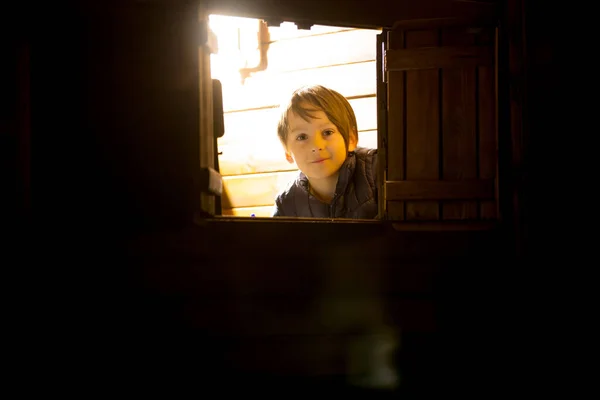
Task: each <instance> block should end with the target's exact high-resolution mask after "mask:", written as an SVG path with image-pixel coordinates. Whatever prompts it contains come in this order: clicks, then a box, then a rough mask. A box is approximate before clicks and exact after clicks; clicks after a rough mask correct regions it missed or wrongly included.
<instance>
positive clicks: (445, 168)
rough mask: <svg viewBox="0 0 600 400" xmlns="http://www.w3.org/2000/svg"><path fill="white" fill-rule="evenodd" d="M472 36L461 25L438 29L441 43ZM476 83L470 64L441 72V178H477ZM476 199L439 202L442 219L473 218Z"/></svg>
mask: <svg viewBox="0 0 600 400" xmlns="http://www.w3.org/2000/svg"><path fill="white" fill-rule="evenodd" d="M473 42H474V36H473V34H472V33H470V32H469V31H467V30H466V29H465V28H464V27H460V28H452V29H445V30H444V31H442V45H444V46H446V45H454V46H460V45H470V44H472V43H473ZM476 97H477V86H476V69H475V68H474V67H461V68H446V69H444V70H443V71H442V156H443V160H442V177H443V179H446V180H459V179H475V178H477V132H476V122H477V104H476ZM477 217H478V203H477V202H476V201H444V202H442V219H444V220H450V219H477Z"/></svg>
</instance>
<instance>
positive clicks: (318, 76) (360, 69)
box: [222, 61, 376, 112]
mask: <svg viewBox="0 0 600 400" xmlns="http://www.w3.org/2000/svg"><path fill="white" fill-rule="evenodd" d="M236 78H237V77H236ZM222 84H223V110H224V111H225V112H230V111H239V110H247V109H257V108H263V107H273V106H278V105H279V104H280V103H281V102H283V101H285V100H286V99H287V98H288V97H289V96H290V95H291V94H292V92H293V91H294V90H296V89H297V88H299V87H301V86H303V85H309V84H321V85H325V86H327V87H329V88H331V89H333V90H336V91H338V92H340V93H341V94H342V95H344V96H345V97H356V96H368V95H374V94H375V93H376V88H375V85H376V79H375V61H365V62H360V63H355V64H347V65H336V66H330V67H323V68H316V69H307V70H301V71H293V72H286V73H281V74H276V73H272V72H271V71H269V70H267V71H264V72H258V73H256V74H254V75H252V76H251V77H250V78H248V79H246V81H245V82H244V84H243V85H242V84H241V82H240V81H239V80H237V79H235V80H233V79H223V81H222Z"/></svg>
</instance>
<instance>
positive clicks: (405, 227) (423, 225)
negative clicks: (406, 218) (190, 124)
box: [392, 221, 497, 232]
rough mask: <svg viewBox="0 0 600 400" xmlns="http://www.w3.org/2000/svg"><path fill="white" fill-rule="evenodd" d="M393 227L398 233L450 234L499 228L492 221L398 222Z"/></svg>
mask: <svg viewBox="0 0 600 400" xmlns="http://www.w3.org/2000/svg"><path fill="white" fill-rule="evenodd" d="M392 227H393V228H394V229H395V230H397V231H404V232H406V231H408V232H410V231H413V232H448V231H489V230H493V229H495V228H497V225H496V224H495V223H494V222H491V221H468V222H459V221H455V222H396V223H393V224H392Z"/></svg>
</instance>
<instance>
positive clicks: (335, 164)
mask: <svg viewBox="0 0 600 400" xmlns="http://www.w3.org/2000/svg"><path fill="white" fill-rule="evenodd" d="M277 133H278V135H279V140H280V141H281V143H282V144H283V147H284V149H285V157H286V159H287V160H288V162H289V163H294V162H296V164H297V166H298V168H299V169H300V173H299V174H298V176H297V177H296V179H294V180H293V181H292V182H290V183H289V184H288V186H287V187H286V188H285V189H284V190H283V191H282V192H281V193H279V194H278V195H277V198H276V199H275V207H274V212H273V216H274V217H282V216H285V217H315V218H361V219H372V218H376V217H377V150H376V149H366V148H362V147H357V144H358V131H357V128H356V116H355V115H354V111H353V110H352V107H351V106H350V103H348V100H346V98H345V97H344V96H342V95H341V94H339V93H338V92H336V91H334V90H331V89H328V88H326V87H323V86H321V85H315V86H307V87H303V88H300V89H298V90H296V91H295V92H294V93H293V94H292V98H291V100H290V101H289V102H288V103H287V104H286V105H284V106H283V110H282V114H281V118H280V121H279V125H278V127H277Z"/></svg>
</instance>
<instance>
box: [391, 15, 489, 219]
mask: <svg viewBox="0 0 600 400" xmlns="http://www.w3.org/2000/svg"><path fill="white" fill-rule="evenodd" d="M386 33H387V37H385V44H384V45H383V47H384V48H385V50H382V53H383V54H382V69H383V72H382V77H381V78H382V79H381V80H382V82H381V83H380V92H379V94H380V95H381V94H383V95H385V102H384V103H385V105H384V106H385V109H384V110H381V108H380V122H381V121H385V127H383V128H382V129H381V130H380V134H381V136H382V138H381V139H380V142H381V144H382V145H383V147H384V150H383V152H384V154H385V164H386V165H385V169H386V170H385V173H384V181H383V182H382V186H383V187H382V189H383V193H384V196H383V197H384V198H385V200H383V201H382V204H381V205H382V206H384V207H385V210H384V213H385V216H386V218H387V219H390V220H405V221H432V220H433V221H439V220H482V219H495V218H496V215H497V213H496V204H497V202H496V197H497V196H496V169H497V168H496V159H497V157H496V142H497V141H496V89H495V81H496V79H495V67H494V64H495V35H496V33H495V28H494V26H493V25H492V24H484V23H475V22H468V21H467V22H465V21H463V22H461V21H457V20H442V21H435V22H433V23H432V22H427V23H425V22H415V21H410V22H409V23H405V24H396V26H394V28H393V29H391V30H389V31H387V32H386ZM381 42H382V43H383V42H384V41H383V38H382V39H381Z"/></svg>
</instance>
